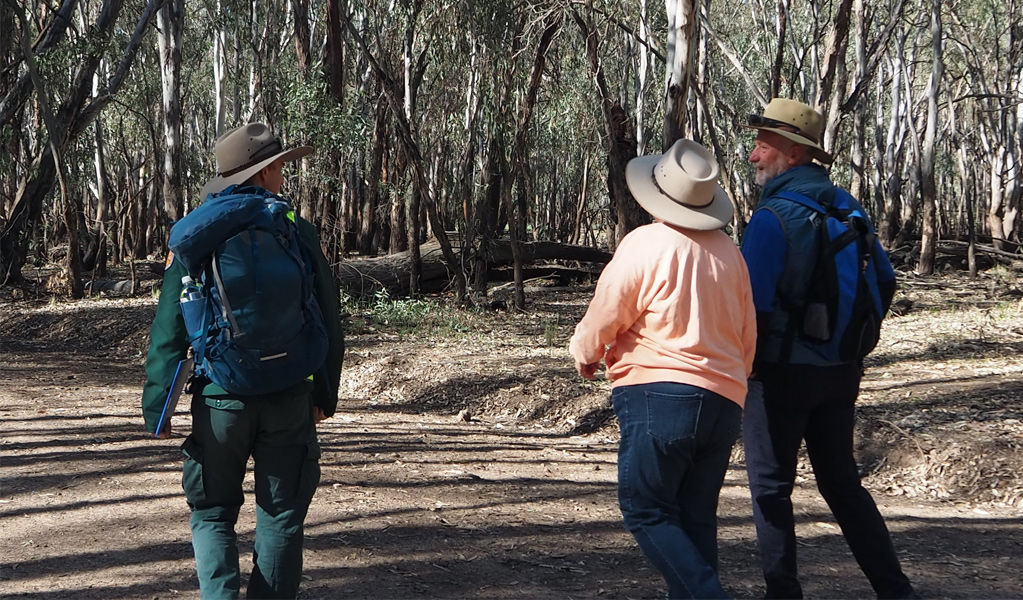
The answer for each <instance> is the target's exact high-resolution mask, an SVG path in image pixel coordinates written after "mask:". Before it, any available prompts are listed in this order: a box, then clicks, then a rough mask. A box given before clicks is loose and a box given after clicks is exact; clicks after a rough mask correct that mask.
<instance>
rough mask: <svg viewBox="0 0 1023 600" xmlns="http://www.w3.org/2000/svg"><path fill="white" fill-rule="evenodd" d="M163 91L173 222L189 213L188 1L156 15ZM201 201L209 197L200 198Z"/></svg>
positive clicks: (174, 1)
mask: <svg viewBox="0 0 1023 600" xmlns="http://www.w3.org/2000/svg"><path fill="white" fill-rule="evenodd" d="M156 24H157V31H158V32H159V34H158V39H159V45H160V81H161V84H162V90H163V133H164V155H163V210H164V213H165V214H166V215H167V218H169V219H170V220H171V221H177V220H179V219H181V217H183V216H185V208H184V199H183V198H182V196H181V102H180V100H179V96H180V94H181V36H182V32H183V30H184V26H185V0H167V1H166V2H165V3H164V5H163V8H161V9H160V11H159V12H158V13H157V15H156ZM199 200H200V201H202V200H205V198H200V199H199Z"/></svg>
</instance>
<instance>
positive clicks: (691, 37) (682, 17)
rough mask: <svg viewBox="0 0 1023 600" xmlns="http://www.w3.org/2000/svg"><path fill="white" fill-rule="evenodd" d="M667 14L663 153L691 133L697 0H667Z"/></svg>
mask: <svg viewBox="0 0 1023 600" xmlns="http://www.w3.org/2000/svg"><path fill="white" fill-rule="evenodd" d="M664 5H665V10H666V11H667V13H668V35H667V39H666V40H665V48H667V57H666V60H665V63H666V64H665V74H664V80H665V82H666V84H667V89H666V90H665V92H666V93H665V108H664V139H663V140H662V143H663V147H662V150H667V149H668V148H670V147H671V145H672V144H674V143H675V141H676V140H679V139H682V138H685V137H692V136H691V135H690V134H689V127H688V125H689V123H688V120H689V87H690V80H691V77H692V72H693V62H694V57H695V54H696V41H697V35H696V33H697V28H696V25H697V20H696V8H697V0H665V3H664Z"/></svg>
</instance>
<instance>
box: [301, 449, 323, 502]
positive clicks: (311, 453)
mask: <svg viewBox="0 0 1023 600" xmlns="http://www.w3.org/2000/svg"><path fill="white" fill-rule="evenodd" d="M319 485H320V443H319V442H318V441H316V440H315V439H314V440H310V441H308V442H306V454H305V460H303V461H302V474H301V475H300V479H299V481H298V498H299V500H300V501H301V502H302V503H303V504H304V505H305V506H308V505H309V503H310V502H312V500H313V494H315V493H316V488H317V487H318V486H319Z"/></svg>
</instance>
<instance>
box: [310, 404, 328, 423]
mask: <svg viewBox="0 0 1023 600" xmlns="http://www.w3.org/2000/svg"><path fill="white" fill-rule="evenodd" d="M313 408H314V409H315V410H316V412H315V413H314V416H315V417H316V422H317V423H319V422H320V421H324V420H326V419H327V415H326V413H324V412H323V409H322V408H320V407H319V406H315V407H313Z"/></svg>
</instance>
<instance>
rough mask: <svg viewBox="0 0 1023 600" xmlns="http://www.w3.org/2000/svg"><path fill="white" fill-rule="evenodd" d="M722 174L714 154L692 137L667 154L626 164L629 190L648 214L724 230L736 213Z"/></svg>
mask: <svg viewBox="0 0 1023 600" xmlns="http://www.w3.org/2000/svg"><path fill="white" fill-rule="evenodd" d="M718 174H719V170H718V162H717V160H716V159H715V158H714V155H713V154H712V153H711V152H710V150H707V149H706V148H704V147H703V146H701V145H700V144H697V143H696V142H694V141H692V140H678V141H677V142H675V143H674V144H673V145H672V147H671V149H669V150H668V151H667V152H666V153H664V154H655V155H650V156H639V157H637V158H634V159H632V160H630V161H629V164H627V165H626V166H625V180H626V182H628V184H629V189H630V190H631V191H632V195H633V197H634V198H636V202H638V203H639V205H640V206H642V207H643V208H644V209H645V210H646V211H647V212H648V213H650V214H651V215H653V216H654V217H656V218H658V219H660V220H661V221H664V222H666V223H670V224H672V225H676V226H678V227H682V228H683V229H697V230H700V231H709V230H712V229H721V228H722V227H724V226H725V225H727V224H728V223H729V222H730V221H731V220H732V216H733V214H734V212H735V209H734V207H733V206H732V201H731V199H730V198H729V197H728V194H727V193H725V190H723V189H721V186H720V185H718Z"/></svg>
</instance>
